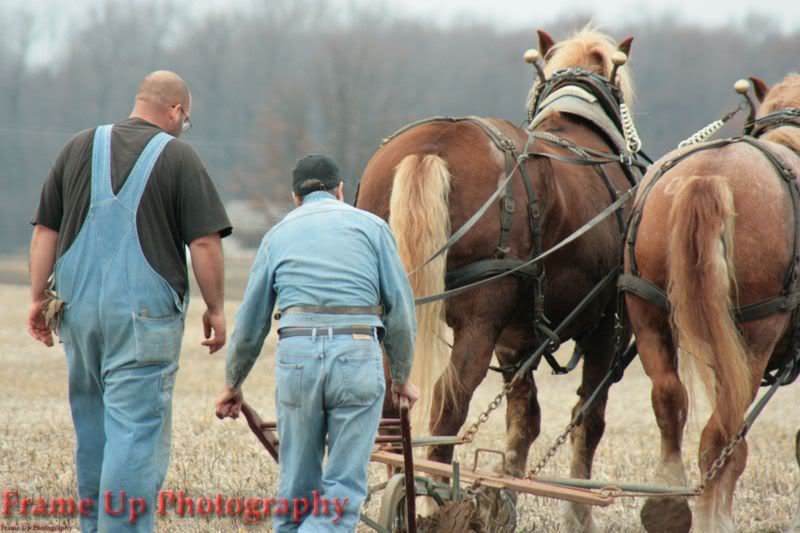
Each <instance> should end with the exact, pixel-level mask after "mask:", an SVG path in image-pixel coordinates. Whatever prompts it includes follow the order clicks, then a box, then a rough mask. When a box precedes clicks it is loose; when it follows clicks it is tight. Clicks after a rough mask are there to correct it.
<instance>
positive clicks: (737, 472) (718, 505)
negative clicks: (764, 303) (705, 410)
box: [694, 317, 781, 533]
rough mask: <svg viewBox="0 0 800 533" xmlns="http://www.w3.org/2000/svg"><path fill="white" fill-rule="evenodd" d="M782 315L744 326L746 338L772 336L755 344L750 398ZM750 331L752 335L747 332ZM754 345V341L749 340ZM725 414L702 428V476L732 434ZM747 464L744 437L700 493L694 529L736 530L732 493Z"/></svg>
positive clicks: (714, 532)
mask: <svg viewBox="0 0 800 533" xmlns="http://www.w3.org/2000/svg"><path fill="white" fill-rule="evenodd" d="M780 320H781V317H777V319H776V318H775V317H772V318H769V319H766V320H764V321H762V322H764V324H763V327H759V325H758V324H756V323H752V324H750V325H748V326H745V327H744V328H743V330H744V337H745V339H747V338H748V337H749V338H750V339H759V340H761V341H764V339H765V338H766V339H769V341H766V342H765V344H766V345H765V346H759V347H753V350H752V354H753V355H752V358H751V361H750V371H751V383H750V385H751V389H750V401H751V402H752V400H753V399H754V398H755V397H756V394H757V393H758V388H759V386H760V383H761V376H763V375H764V370H765V368H766V366H767V363H768V361H769V356H770V354H772V351H773V349H774V347H775V342H777V339H778V335H777V334H776V332H775V331H772V330H778V331H779V326H773V327H770V326H772V325H773V324H774V323H776V322H779V321H780ZM748 333H749V335H748ZM748 344H749V345H750V346H751V347H752V346H753V343H752V342H751V343H748ZM722 416H723V415H722V413H720V412H718V411H717V409H715V410H714V412H713V413H712V414H711V418H710V420H709V422H708V423H707V424H706V427H705V428H703V433H702V436H701V437H700V450H699V464H700V471H701V473H702V475H703V476H705V475H706V473H707V472H708V471H709V470H710V469H711V468H712V465H713V463H714V461H716V459H717V458H718V457H719V456H720V454H721V453H722V450H723V448H724V447H725V446H726V445H727V444H728V443H729V441H730V439H731V438H732V437H726V436H725V432H724V431H723V429H722V427H721V425H720V422H719V420H720V419H721V418H722ZM746 463H747V441H746V440H744V439H742V440H741V442H740V443H739V444H738V445H737V446H736V447H735V448H734V450H733V453H732V454H731V456H730V458H729V459H728V460H727V462H726V463H725V465H724V466H723V467H722V469H721V470H720V471H719V473H718V474H717V475H716V477H715V478H714V479H712V480H711V481H709V482H707V483H706V488H705V491H704V492H703V494H702V496H700V498H699V500H698V502H697V504H696V506H695V513H694V514H695V518H694V521H695V523H696V526H695V529H696V530H697V531H708V532H709V533H727V532H732V531H734V523H733V493H734V489H735V488H736V482H737V480H738V479H739V476H741V475H742V472H744V468H745V465H746Z"/></svg>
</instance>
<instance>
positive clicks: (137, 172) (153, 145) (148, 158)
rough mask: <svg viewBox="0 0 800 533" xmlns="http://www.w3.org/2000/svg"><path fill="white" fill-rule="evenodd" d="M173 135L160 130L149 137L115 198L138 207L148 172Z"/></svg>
mask: <svg viewBox="0 0 800 533" xmlns="http://www.w3.org/2000/svg"><path fill="white" fill-rule="evenodd" d="M173 138H174V137H173V136H172V135H170V134H168V133H164V132H160V133H158V134H156V136H155V137H153V138H152V139H150V142H149V143H147V146H145V148H144V150H143V151H142V154H141V155H140V156H139V159H137V160H136V164H135V165H134V166H133V170H131V173H130V175H129V176H128V179H127V180H125V185H123V186H122V190H121V191H119V194H117V198H118V199H119V200H120V201H121V202H122V203H123V205H125V206H127V207H128V208H130V209H131V210H134V211H135V210H136V209H138V207H139V201H140V200H141V199H142V193H143V192H144V188H145V186H146V185H147V181H148V180H149V179H150V174H151V172H152V171H153V166H154V165H155V163H156V161H157V160H158V157H159V156H160V155H161V152H162V151H163V150H164V147H165V146H166V145H167V143H168V142H169V141H171V140H172V139H173Z"/></svg>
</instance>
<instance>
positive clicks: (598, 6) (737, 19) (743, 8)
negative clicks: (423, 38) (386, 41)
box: [0, 0, 800, 62]
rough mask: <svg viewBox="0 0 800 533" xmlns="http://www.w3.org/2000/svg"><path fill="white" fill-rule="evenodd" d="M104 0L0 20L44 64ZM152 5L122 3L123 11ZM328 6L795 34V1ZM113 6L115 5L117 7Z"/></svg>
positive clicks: (527, 24) (195, 9) (527, 22)
mask: <svg viewBox="0 0 800 533" xmlns="http://www.w3.org/2000/svg"><path fill="white" fill-rule="evenodd" d="M103 1H104V0H68V1H65V0H0V16H4V17H9V16H12V15H11V14H12V13H15V12H19V11H30V12H32V13H33V14H34V16H35V20H36V22H35V23H36V28H37V30H38V31H37V33H38V34H39V35H40V36H41V38H40V39H39V41H40V45H39V46H38V47H37V48H36V50H35V53H34V55H35V57H33V58H31V59H33V61H34V62H44V61H47V59H48V56H50V55H52V52H53V50H55V49H57V48H58V44H59V43H60V39H63V38H64V36H65V35H66V28H67V27H68V26H69V22H70V21H75V20H79V19H80V18H81V17H83V16H85V14H86V13H87V12H88V11H89V10H91V9H92V7H93V6H96V5H98V4H100V3H101V2H103ZM143 1H152V0H128V2H127V3H125V4H121V5H125V6H126V8H130V9H135V6H136V5H137V4H140V3H141V2H143ZM268 1H270V0H186V6H187V11H190V12H191V13H192V14H194V15H197V16H202V15H203V14H205V13H206V12H208V11H209V10H219V11H225V10H230V11H241V10H242V9H247V6H249V5H252V4H254V3H260V2H268ZM328 2H329V3H331V4H332V5H334V6H337V7H338V6H341V7H343V8H346V7H347V6H349V5H358V4H369V5H374V4H376V3H377V2H380V3H382V4H384V5H386V6H387V11H389V12H393V13H397V14H402V15H405V16H411V17H414V18H426V19H428V20H430V21H434V22H436V23H439V24H443V25H457V24H460V23H462V22H465V21H470V20H478V21H483V22H489V23H492V24H494V25H496V26H497V27H498V28H500V29H502V28H507V29H515V30H517V29H528V28H529V29H531V31H533V30H534V29H535V28H539V27H546V25H547V23H548V22H551V21H553V20H555V19H558V18H561V17H564V16H569V15H585V14H591V15H592V16H593V18H594V20H595V21H596V22H598V23H599V24H601V25H606V26H609V25H617V24H618V23H636V22H638V21H642V20H648V19H652V18H655V17H664V16H669V17H671V18H674V19H677V20H680V21H685V22H692V23H696V24H700V25H704V26H725V25H729V24H740V23H742V22H744V21H745V20H746V19H747V18H748V17H749V16H751V15H757V16H762V17H770V18H772V19H773V21H774V22H772V24H775V25H776V27H777V28H779V29H781V30H783V31H792V30H797V29H800V0H758V1H754V0H670V1H669V2H664V0H638V1H633V0H604V1H598V0H551V1H549V2H546V1H542V0H538V1H537V0H328ZM118 5H120V3H119V2H118Z"/></svg>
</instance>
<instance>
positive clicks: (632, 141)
mask: <svg viewBox="0 0 800 533" xmlns="http://www.w3.org/2000/svg"><path fill="white" fill-rule="evenodd" d="M619 116H620V118H621V119H622V132H623V134H624V135H625V142H627V143H628V150H630V151H631V153H633V154H635V153H637V152H638V151H639V150H641V148H642V140H641V139H640V138H639V132H637V131H636V125H635V124H634V123H633V118H632V117H631V113H630V111H629V110H628V106H627V105H625V102H622V103H621V104H619Z"/></svg>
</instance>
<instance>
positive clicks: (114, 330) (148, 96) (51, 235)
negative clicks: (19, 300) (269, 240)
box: [28, 71, 231, 532]
mask: <svg viewBox="0 0 800 533" xmlns="http://www.w3.org/2000/svg"><path fill="white" fill-rule="evenodd" d="M191 110H192V97H191V94H190V92H189V88H188V87H187V85H186V83H185V82H184V81H183V80H182V79H181V78H180V77H179V76H178V75H177V74H175V73H173V72H167V71H158V72H153V73H151V74H149V75H148V76H147V77H145V79H144V80H143V81H142V83H141V85H140V86H139V90H138V92H137V94H136V102H135V105H134V108H133V111H132V112H131V115H130V117H129V118H128V119H126V120H122V121H119V122H116V123H114V124H110V125H106V126H99V127H97V128H92V129H89V130H86V131H83V132H81V133H78V134H77V135H75V136H74V137H73V138H72V139H71V140H70V141H69V142H68V143H67V145H66V146H65V147H64V149H63V150H62V151H61V154H60V155H59V156H58V158H57V159H56V161H55V163H54V165H53V167H52V169H51V170H50V174H49V176H48V177H47V180H46V181H45V184H44V187H43V188H42V193H41V199H40V202H39V206H38V209H37V210H36V213H35V215H34V218H33V221H32V223H33V225H34V229H33V238H32V240H31V251H30V270H31V305H30V311H29V315H28V330H29V332H30V334H31V335H32V336H33V337H34V338H35V339H37V340H39V341H41V342H42V343H44V344H45V345H47V346H52V345H53V335H52V333H53V329H55V330H56V331H55V332H56V333H57V335H58V337H59V339H60V340H61V343H63V345H64V350H65V352H66V355H67V364H68V369H69V376H68V387H69V401H70V407H71V410H72V419H73V424H74V426H75V433H76V441H77V446H76V451H75V461H76V468H77V474H78V475H77V477H78V494H79V496H80V498H82V499H90V500H91V501H92V506H91V508H90V510H89V512H88V513H85V514H84V513H81V517H80V520H81V530H82V531H84V532H93V531H101V532H112V531H113V532H116V531H152V530H153V511H154V509H155V506H156V500H155V496H156V493H157V491H158V490H159V489H160V487H161V484H162V483H163V481H164V477H165V475H166V471H167V465H168V462H169V453H170V431H171V429H170V426H171V409H172V389H173V385H174V383H175V374H176V372H177V369H178V357H179V354H180V348H181V339H182V337H183V329H184V319H185V315H186V307H187V304H188V299H189V285H188V273H187V268H186V251H185V250H186V245H188V246H189V250H190V253H191V258H192V267H193V270H194V275H195V279H196V280H197V284H198V285H199V287H200V292H201V294H202V296H203V300H204V301H205V304H206V310H205V313H204V314H203V319H202V320H203V330H204V335H205V340H202V341H201V342H200V344H202V345H203V346H206V347H207V348H208V350H209V353H214V352H216V351H218V350H219V349H220V348H222V346H223V345H224V344H225V314H224V311H223V299H224V290H223V288H224V285H223V256H222V243H221V239H222V238H223V237H225V236H227V235H228V234H230V233H231V224H230V221H229V220H228V217H227V215H226V213H225V209H224V207H223V205H222V202H221V201H220V198H219V195H218V194H217V191H216V189H215V187H214V184H213V182H212V181H211V177H210V176H209V174H208V172H207V171H206V169H205V168H204V166H203V163H202V162H201V161H200V158H199V157H198V155H197V154H196V153H195V151H194V150H193V149H192V148H191V146H189V145H188V144H186V143H185V142H183V141H181V140H179V139H178V138H177V137H179V136H180V134H181V133H182V132H185V131H187V130H188V129H189V127H190V126H191V122H190V116H191V114H192V111H191ZM51 273H52V274H54V276H53V278H54V282H55V287H54V289H55V292H56V298H57V300H56V299H54V298H53V295H52V293H49V292H48V291H47V289H48V286H49V284H48V278H50V275H51ZM54 302H63V307H61V309H62V310H63V312H62V313H61V315H60V320H59V319H56V320H48V319H49V318H51V314H47V315H46V314H43V312H42V309H43V306H44V308H45V309H47V308H48V306H49V309H51V310H55V309H57V308H58V305H56V303H54ZM46 317H47V318H46ZM198 341H200V339H198ZM120 509H123V512H117V511H119V510H120ZM131 513H133V514H131Z"/></svg>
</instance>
